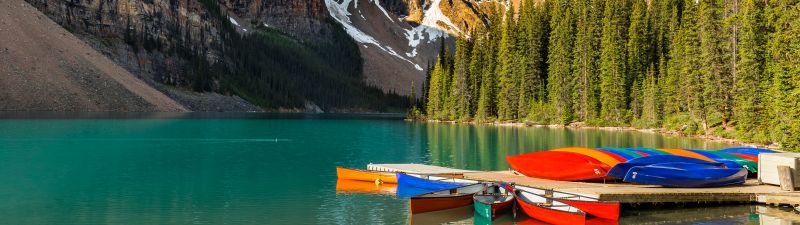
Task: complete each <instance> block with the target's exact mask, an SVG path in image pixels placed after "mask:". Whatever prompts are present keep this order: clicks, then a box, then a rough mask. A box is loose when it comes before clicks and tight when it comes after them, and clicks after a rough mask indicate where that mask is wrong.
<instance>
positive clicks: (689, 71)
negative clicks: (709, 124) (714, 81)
mask: <svg viewBox="0 0 800 225" xmlns="http://www.w3.org/2000/svg"><path fill="white" fill-rule="evenodd" d="M697 8H698V6H697V3H695V1H694V0H686V1H685V2H684V10H683V18H682V19H681V36H682V38H683V39H682V46H681V47H682V49H683V55H682V56H681V57H682V61H681V68H680V76H679V77H680V83H681V87H682V88H681V90H682V92H681V93H683V99H684V100H685V101H686V102H687V109H688V110H689V113H690V114H691V115H692V117H693V119H695V120H696V121H700V122H701V123H703V128H704V129H703V130H704V131H705V128H706V126H705V125H706V124H705V123H706V121H707V120H706V111H705V109H706V108H705V102H704V100H705V98H703V96H704V94H703V88H704V86H703V78H704V77H703V73H702V72H701V69H702V66H703V65H702V63H703V59H702V58H701V55H700V54H701V52H700V33H699V29H700V28H699V23H698V16H697Z"/></svg>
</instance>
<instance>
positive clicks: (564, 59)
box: [547, 1, 574, 124]
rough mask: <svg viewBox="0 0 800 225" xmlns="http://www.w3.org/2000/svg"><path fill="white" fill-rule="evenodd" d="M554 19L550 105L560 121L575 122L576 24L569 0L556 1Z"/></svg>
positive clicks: (550, 68)
mask: <svg viewBox="0 0 800 225" xmlns="http://www.w3.org/2000/svg"><path fill="white" fill-rule="evenodd" d="M552 7H553V9H552V11H551V12H552V17H551V20H550V24H551V25H550V27H551V29H552V32H551V33H550V44H549V47H548V49H549V50H548V54H549V55H548V57H547V63H548V69H549V71H548V79H547V84H548V86H547V90H548V95H549V96H550V104H552V105H553V108H554V109H555V112H554V113H555V115H554V117H555V118H556V120H557V121H556V122H558V123H560V124H566V123H569V122H571V121H572V117H573V111H572V86H573V85H572V81H573V79H572V69H571V67H572V54H573V52H572V47H573V44H574V43H573V37H574V27H573V22H572V10H571V9H570V5H569V1H559V2H557V3H556V4H554V5H553V6H552Z"/></svg>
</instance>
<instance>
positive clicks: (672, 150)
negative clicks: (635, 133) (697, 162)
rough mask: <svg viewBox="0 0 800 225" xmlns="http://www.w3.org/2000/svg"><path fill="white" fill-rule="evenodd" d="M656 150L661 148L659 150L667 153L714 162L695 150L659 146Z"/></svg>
mask: <svg viewBox="0 0 800 225" xmlns="http://www.w3.org/2000/svg"><path fill="white" fill-rule="evenodd" d="M658 150H661V151H664V152H667V153H670V154H673V155H679V156H686V157H689V158H695V159H702V160H705V161H709V162H715V161H714V160H713V159H711V158H708V157H706V156H704V155H701V154H698V153H696V152H691V151H689V150H685V149H677V148H659V149H658Z"/></svg>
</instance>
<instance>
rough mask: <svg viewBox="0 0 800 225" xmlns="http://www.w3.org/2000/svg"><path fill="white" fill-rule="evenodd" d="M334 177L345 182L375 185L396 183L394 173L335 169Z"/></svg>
mask: <svg viewBox="0 0 800 225" xmlns="http://www.w3.org/2000/svg"><path fill="white" fill-rule="evenodd" d="M336 177H338V178H339V179H346V180H359V181H369V182H377V183H393V184H396V183H397V176H396V175H395V174H394V173H387V172H375V171H367V170H360V169H352V168H344V167H336Z"/></svg>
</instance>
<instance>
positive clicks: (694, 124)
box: [426, 0, 800, 151]
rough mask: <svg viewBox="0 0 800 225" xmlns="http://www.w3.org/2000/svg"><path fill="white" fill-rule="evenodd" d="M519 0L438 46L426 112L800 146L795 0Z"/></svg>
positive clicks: (799, 21)
mask: <svg viewBox="0 0 800 225" xmlns="http://www.w3.org/2000/svg"><path fill="white" fill-rule="evenodd" d="M521 4H522V5H521V6H520V9H519V14H518V15H517V16H516V17H514V16H513V15H512V14H511V13H510V12H505V11H502V9H491V10H490V11H491V12H490V14H489V15H487V16H486V18H488V19H487V24H488V25H489V26H488V27H484V26H479V27H477V28H475V29H474V30H473V31H472V34H471V35H470V39H469V40H466V39H458V40H457V41H456V49H455V53H454V56H452V57H451V56H450V55H448V54H442V55H440V59H439V62H438V63H437V66H434V68H433V70H432V71H431V73H432V77H431V79H432V80H431V84H430V85H431V88H430V89H429V92H428V93H429V95H430V96H431V97H429V98H428V99H427V102H426V103H427V105H428V106H429V108H428V109H429V112H428V115H429V116H432V115H433V116H436V118H439V119H447V120H470V119H472V120H476V121H490V122H491V121H495V120H500V121H518V122H526V123H536V124H568V123H571V122H584V123H586V124H588V125H591V126H608V125H614V126H634V127H640V128H658V127H660V128H664V129H667V130H673V131H678V132H681V133H684V134H690V135H693V134H713V135H717V136H721V137H732V138H738V139H742V140H748V141H756V142H761V143H770V142H780V143H781V144H782V145H783V147H784V149H787V150H796V151H800V3H798V1H797V0H792V1H766V2H765V1H757V0H743V1H725V0H709V1H695V0H665V1H646V0H621V1H620V0H553V1H535V0H522V1H521ZM492 10H493V11H492ZM504 14H505V16H503V15H504ZM765 46H766V48H764V47H765ZM451 58H452V60H450V59H451ZM442 59H445V60H442ZM442 63H444V64H442ZM448 70H450V71H454V72H448ZM448 73H452V74H453V75H450V76H452V78H447V76H448ZM445 89H450V90H449V91H442V90H445ZM465 89H466V90H465ZM444 99H450V100H451V101H453V103H451V105H444V104H445V103H444V102H445V100H444ZM432 107H435V108H432ZM449 110H456V113H451V111H449Z"/></svg>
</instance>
